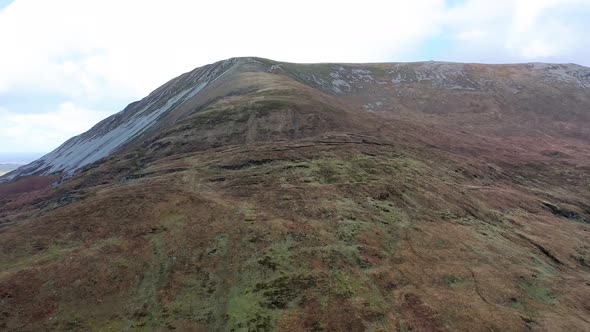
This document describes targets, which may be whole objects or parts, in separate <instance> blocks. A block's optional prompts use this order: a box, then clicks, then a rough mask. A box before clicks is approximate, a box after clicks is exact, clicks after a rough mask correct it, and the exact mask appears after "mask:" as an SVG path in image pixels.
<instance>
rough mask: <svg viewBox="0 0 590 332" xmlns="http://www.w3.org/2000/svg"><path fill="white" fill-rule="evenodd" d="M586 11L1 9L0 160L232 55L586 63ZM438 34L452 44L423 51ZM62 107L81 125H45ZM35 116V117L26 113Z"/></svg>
mask: <svg viewBox="0 0 590 332" xmlns="http://www.w3.org/2000/svg"><path fill="white" fill-rule="evenodd" d="M451 3H452V6H451ZM584 10H585V12H586V13H587V14H588V13H590V0H529V1H527V0H514V1H512V0H495V1H489V0H459V1H449V0H447V2H445V1H444V0H413V1H393V0H365V1H363V2H361V3H359V2H358V1H338V2H332V1H317V0H300V1H280V2H277V1H270V0H252V1H243V0H226V1H189V0H168V1H161V0H126V1H120V0H117V1H115V0H52V1H46V0H16V1H15V2H13V3H11V4H10V5H8V6H7V7H5V8H3V9H1V10H0V45H2V52H1V55H0V107H4V109H8V108H10V109H11V111H10V112H8V111H6V110H4V111H2V112H0V128H2V129H3V130H2V132H1V133H0V137H1V138H3V139H2V141H0V152H1V151H4V150H7V149H11V148H13V147H12V145H10V146H9V145H5V144H8V143H6V142H15V144H17V146H18V143H17V142H18V141H19V140H22V141H25V143H22V144H20V148H21V149H28V150H30V149H32V147H33V146H34V147H36V146H37V145H32V144H37V143H35V142H33V141H31V140H32V139H34V137H35V136H39V137H45V139H44V141H47V142H51V143H47V144H46V146H55V145H58V144H59V143H61V142H62V141H63V140H64V139H65V138H67V137H66V135H70V134H78V133H79V132H80V131H81V130H83V129H84V128H86V127H88V124H89V123H91V122H95V121H96V120H98V119H99V117H100V116H104V115H105V113H104V112H94V111H91V110H92V109H95V108H102V107H99V106H97V105H104V104H105V102H104V101H107V102H106V104H109V102H108V101H113V100H118V101H121V100H125V101H128V102H131V101H133V100H136V99H138V98H141V97H143V96H145V95H146V94H147V93H149V92H150V91H151V90H153V89H155V88H156V87H157V86H159V85H161V84H162V83H164V82H165V81H167V80H169V79H171V78H172V77H174V76H176V75H179V74H180V73H182V72H185V71H188V70H191V69H193V68H194V67H197V66H200V65H203V64H206V63H210V62H214V61H217V60H221V59H225V58H228V57H233V56H248V55H255V56H261V57H266V58H271V59H275V60H284V61H293V62H326V61H332V62H371V61H411V60H424V59H431V58H435V59H439V60H454V61H470V62H471V61H480V62H514V61H544V60H547V61H561V62H578V63H582V64H585V65H590V62H589V61H590V60H588V59H590V53H589V51H588V49H590V42H589V41H588V40H589V38H587V36H586V35H585V32H584V31H585V30H586V31H587V30H588V29H590V23H589V22H586V21H590V20H588V19H587V18H586V19H583V18H578V19H577V20H576V19H573V18H572V15H571V14H572V13H577V12H584ZM433 38H435V39H436V38H441V40H446V41H447V42H448V45H445V47H444V48H443V49H442V50H440V51H439V52H437V53H436V54H430V53H420V52H421V51H420V50H421V49H422V48H423V47H424V45H423V43H424V42H425V41H427V40H432V39H433ZM426 48H427V47H426ZM416 57H418V58H416ZM48 96H49V97H51V98H52V100H55V99H58V100H60V101H61V102H62V104H61V106H58V107H55V108H54V109H53V110H47V114H41V113H39V112H38V111H35V110H30V109H24V108H20V109H19V108H14V107H13V106H9V105H10V101H11V100H12V99H14V98H17V97H18V98H21V99H22V98H25V97H26V98H31V99H38V100H43V98H46V97H48ZM66 101H68V102H69V103H71V104H70V105H76V106H75V107H76V108H78V109H81V110H79V112H77V113H76V115H74V116H76V117H77V118H76V120H74V121H73V122H72V123H77V124H78V125H73V127H72V128H71V129H68V130H66V129H63V128H61V129H60V128H59V127H60V126H58V125H55V126H53V127H40V126H39V125H38V122H39V121H38V119H40V118H43V117H47V118H46V120H48V122H49V123H51V121H52V120H51V119H54V117H55V115H68V114H66V113H64V112H66V109H67V106H64V105H68V104H63V103H65V102H66ZM53 104H55V105H57V104H59V103H57V104H56V103H55V102H53ZM111 104H112V103H111ZM123 106H124V105H121V107H120V108H123ZM48 107H49V106H48ZM109 111H110V112H111V113H114V112H116V111H119V109H110V110H109ZM30 112H37V113H35V115H34V116H33V117H32V118H31V117H28V115H25V114H23V113H30ZM72 113H74V112H70V113H69V115H70V116H72ZM24 119H26V120H24ZM35 121H37V122H35ZM7 124H11V125H10V128H11V129H10V130H7V129H4V128H7ZM36 130H39V131H38V132H39V134H38V135H35V132H37V131H36ZM53 130H57V131H56V133H55V134H53ZM18 135H28V137H27V138H22V139H21V138H19V137H20V136H18ZM27 142H28V143H27Z"/></svg>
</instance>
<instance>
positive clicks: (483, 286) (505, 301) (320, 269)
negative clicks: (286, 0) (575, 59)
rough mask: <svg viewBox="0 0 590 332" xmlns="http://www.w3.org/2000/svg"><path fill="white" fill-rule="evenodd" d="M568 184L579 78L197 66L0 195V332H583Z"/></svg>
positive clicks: (584, 282)
mask: <svg viewBox="0 0 590 332" xmlns="http://www.w3.org/2000/svg"><path fill="white" fill-rule="evenodd" d="M197 41H198V40H197V39H195V41H190V42H197ZM271 42H272V41H271ZM145 70H150V68H149V67H146V69H145ZM64 121H67V119H64ZM5 161H7V160H5ZM588 174H590V69H588V68H585V67H581V66H577V65H573V64H540V63H532V64H508V65H487V64H462V63H445V62H419V63H380V64H305V65H304V64H294V63H284V62H276V61H271V60H266V59H260V58H239V59H230V60H225V61H221V62H217V63H215V64H211V65H207V66H204V67H201V68H197V69H195V70H193V71H191V72H189V73H186V74H183V75H181V76H179V77H177V78H175V79H172V80H171V81H169V82H168V83H166V84H164V85H163V86H162V87H160V88H158V89H156V90H155V91H154V92H152V93H151V94H150V95H148V96H147V97H145V98H144V99H142V100H140V101H138V102H135V103H132V104H130V105H129V106H128V107H127V108H125V109H124V110H123V111H121V112H119V113H117V114H115V115H113V116H111V117H109V118H107V119H105V120H103V121H101V122H100V123H98V124H97V125H96V126H94V127H93V128H92V129H91V130H89V131H88V132H86V133H83V134H81V135H79V136H76V137H73V138H71V139H69V140H68V141H66V142H65V143H64V144H62V145H61V146H60V147H59V148H57V149H56V150H54V151H53V152H51V153H49V154H47V155H45V156H43V157H42V158H40V159H38V160H36V161H34V162H32V163H30V164H29V165H27V166H24V167H21V168H19V170H18V172H13V173H11V174H10V175H7V176H4V177H2V178H0V182H2V183H0V244H1V247H0V330H6V331H48V330H49V331H66V330H68V331H69V330H76V331H91V330H97V331H101V330H115V331H120V330H121V331H128V330H132V331H135V330H141V331H164V330H172V329H176V330H178V331H437V332H442V331H590V176H588Z"/></svg>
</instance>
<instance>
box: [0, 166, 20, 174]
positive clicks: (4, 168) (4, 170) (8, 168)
mask: <svg viewBox="0 0 590 332" xmlns="http://www.w3.org/2000/svg"><path fill="white" fill-rule="evenodd" d="M20 166H22V164H0V176H2V175H4V174H6V173H8V172H10V171H12V170H15V169H17V168H19V167H20Z"/></svg>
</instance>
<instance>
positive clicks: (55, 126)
mask: <svg viewBox="0 0 590 332" xmlns="http://www.w3.org/2000/svg"><path fill="white" fill-rule="evenodd" d="M108 114H109V113H108V112H105V111H95V110H88V109H84V108H80V107H78V106H77V105H75V104H74V103H72V102H64V103H61V104H60V105H59V106H58V107H57V110H55V111H53V112H47V113H26V114H22V113H18V112H14V111H10V110H7V109H3V108H0V119H2V120H3V121H2V122H0V144H2V147H3V149H2V150H3V151H2V152H43V151H50V150H52V149H54V148H56V147H57V145H56V144H60V143H62V142H64V141H66V140H67V139H69V138H70V137H72V136H75V135H77V134H79V133H81V132H83V131H85V130H88V129H90V128H91V127H92V126H93V125H94V124H96V123H97V122H98V121H100V120H101V119H103V118H104V117H105V116H107V115H108Z"/></svg>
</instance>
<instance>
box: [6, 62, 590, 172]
mask: <svg viewBox="0 0 590 332" xmlns="http://www.w3.org/2000/svg"><path fill="white" fill-rule="evenodd" d="M246 64H250V65H252V64H263V65H267V68H262V69H261V68H258V69H257V70H264V69H266V70H267V71H269V72H277V71H279V72H281V71H282V73H285V74H287V75H292V77H293V78H295V79H299V80H300V81H301V82H302V83H304V84H307V85H310V84H311V86H314V85H315V87H319V88H320V89H323V92H326V93H335V94H345V93H347V92H350V89H351V85H350V84H353V83H358V82H363V80H365V82H364V83H371V80H372V77H371V75H369V74H367V73H364V74H363V70H364V69H356V71H355V70H354V69H353V72H352V73H348V74H347V75H348V76H346V77H345V79H344V80H343V79H341V78H339V75H340V74H339V73H338V69H343V67H342V65H348V66H362V65H365V66H373V68H375V66H379V65H382V66H383V65H384V66H387V67H391V68H390V71H389V73H390V74H392V76H394V75H397V76H395V77H393V78H392V80H391V81H392V82H393V83H398V84H412V83H419V82H421V81H432V82H435V81H436V80H438V81H439V82H440V83H438V84H440V88H442V89H457V90H476V87H479V86H481V82H477V83H474V82H473V81H472V80H470V79H466V80H463V82H465V83H466V84H465V83H464V85H466V86H461V85H460V84H457V80H456V78H457V76H460V75H463V73H462V70H463V68H464V67H465V66H484V67H490V66H491V67H498V68H503V67H507V68H510V67H528V68H530V69H532V70H540V71H543V73H545V74H546V75H545V77H544V79H548V80H551V79H554V80H557V81H559V82H563V83H572V82H574V83H575V84H577V85H578V86H579V87H582V88H587V87H590V69H588V68H586V67H583V66H579V65H566V64H545V63H524V64H497V65H485V64H467V63H453V62H441V61H424V62H408V63H373V64H335V63H321V64H306V65H299V66H304V67H305V66H308V67H314V66H315V67H319V66H331V67H332V69H336V70H335V71H333V72H331V73H330V76H331V78H332V79H333V80H332V82H329V80H325V79H324V78H317V77H316V76H313V78H310V77H306V76H305V73H304V70H300V71H299V72H297V73H288V72H285V71H284V70H282V67H281V66H283V65H286V66H289V65H291V66H293V65H295V66H297V64H294V63H285V62H277V61H273V60H268V59H262V58H257V57H242V58H230V59H227V60H222V61H218V62H215V63H213V64H209V65H205V66H203V67H198V68H196V69H194V70H192V71H190V72H187V73H184V74H182V75H180V76H178V77H176V78H174V79H172V80H170V81H169V82H167V83H165V84H164V85H162V86H161V87H159V88H157V89H156V90H154V91H153V92H152V93H150V94H149V95H148V96H147V97H145V98H143V99H142V100H139V101H136V102H133V103H131V104H129V105H128V106H127V107H126V108H125V109H123V110H122V111H121V112H119V113H117V114H114V115H112V116H110V117H108V118H107V119H104V120H102V121H101V122H99V123H98V124H97V125H95V126H94V127H93V128H91V129H90V130H89V131H87V132H86V133H83V134H80V135H78V136H75V137H73V138H71V139H70V140H68V141H67V142H65V143H64V144H62V145H61V146H60V147H58V148H57V149H56V150H54V151H52V152H51V153H49V154H48V155H46V156H44V157H42V158H40V159H39V160H37V161H35V162H33V163H31V164H29V165H27V166H25V167H23V168H21V169H20V170H19V171H18V172H14V173H13V174H10V175H9V176H8V177H5V178H4V179H2V180H4V181H7V180H11V179H13V178H15V177H18V176H22V175H31V174H50V173H55V172H61V171H63V172H65V173H66V174H67V175H71V174H72V173H73V172H75V171H76V170H77V169H79V168H81V167H83V166H86V165H88V164H90V163H92V162H95V161H97V160H99V159H101V158H103V157H107V156H108V155H109V154H110V153H112V152H114V151H115V150H117V149H118V148H120V147H121V146H122V145H124V144H126V143H128V141H129V140H131V139H133V138H135V137H136V136H140V135H141V134H143V133H144V131H147V130H149V128H150V127H151V125H152V124H153V123H155V122H156V121H157V120H158V117H160V116H162V115H164V113H167V112H169V111H173V110H174V108H176V107H180V106H182V104H183V103H185V102H187V101H188V100H189V99H191V98H193V97H195V96H196V94H198V93H199V92H200V91H201V89H204V88H206V86H207V85H208V84H209V83H213V82H214V81H215V80H217V79H218V78H221V77H222V76H223V75H225V74H226V73H227V72H229V71H231V70H232V69H234V70H235V69H236V68H237V67H238V68H237V69H238V70H239V67H240V66H244V65H246ZM445 65H450V66H452V67H460V70H458V71H457V70H456V68H454V69H449V68H446V69H445ZM269 66H270V67H269ZM424 66H426V71H424V69H421V68H422V67H424ZM432 66H435V68H434V69H433V68H432ZM572 66H574V67H575V70H574V68H572ZM226 67H227V70H225V71H223V72H222V73H219V72H218V71H219V70H220V68H222V69H223V68H226ZM404 67H413V68H409V69H410V70H409V71H408V70H402V71H401V72H400V71H396V68H398V69H400V68H404ZM441 67H442V69H441ZM280 68H281V69H280ZM406 69H408V68H406ZM445 70H446V74H447V75H450V79H449V78H447V77H446V76H445ZM449 70H451V71H450V72H449ZM580 70H582V72H580ZM568 73H569V74H568ZM572 73H573V74H572ZM216 75H219V76H217V77H216ZM408 75H409V76H408ZM429 75H430V76H429ZM187 78H188V81H187ZM576 79H578V81H576ZM210 80H211V82H210ZM447 81H449V82H447ZM334 82H336V84H335V83H334ZM197 83H199V84H197ZM330 83H331V85H330ZM349 83H350V84H349ZM384 83H385V82H377V84H384ZM178 84H181V85H182V84H185V85H184V86H185V89H184V90H182V91H180V92H179V93H178V94H177V95H176V96H175V97H174V98H178V100H174V99H168V101H171V100H172V103H171V104H166V105H161V104H158V101H157V100H154V99H162V98H167V97H169V96H168V93H170V92H171V90H170V89H172V88H173V87H174V86H176V85H178ZM187 84H188V85H187ZM191 85H192V88H191V87H190V86H191ZM353 85H354V84H353ZM342 89H344V90H346V89H348V91H346V92H343V91H342ZM514 92H515V93H517V92H518V87H515V90H514ZM177 101H180V102H179V103H177V104H175V103H176V102H177ZM154 103H155V104H156V105H159V106H160V107H159V108H152V106H153V104H154ZM377 103H382V102H377ZM146 104H147V105H146ZM365 107H366V108H371V107H372V106H371V105H367V106H365ZM138 108H141V109H138ZM132 113H133V114H134V115H141V114H142V113H145V114H146V115H145V116H144V117H138V118H134V119H129V116H130V114H132ZM119 118H124V120H125V121H126V122H125V123H120V121H121V119H119ZM131 120H132V121H133V122H135V125H132V124H131V122H132V121H131ZM112 126H116V127H117V128H111V127H112ZM113 129H121V130H120V131H121V133H114V135H113V136H114V137H106V138H105V139H103V141H100V140H99V141H98V142H96V143H97V144H98V145H96V146H95V145H93V144H92V143H93V142H92V139H93V138H95V137H97V136H98V135H99V134H100V132H101V131H102V132H108V131H110V130H113ZM76 144H79V145H81V146H75V145H76ZM72 149H82V150H84V151H86V150H91V152H90V153H89V154H87V155H81V154H83V152H81V151H73V150H72ZM99 151H100V153H99ZM71 155H74V157H73V158H72V157H71ZM76 155H78V156H76ZM72 159H73V160H72Z"/></svg>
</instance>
